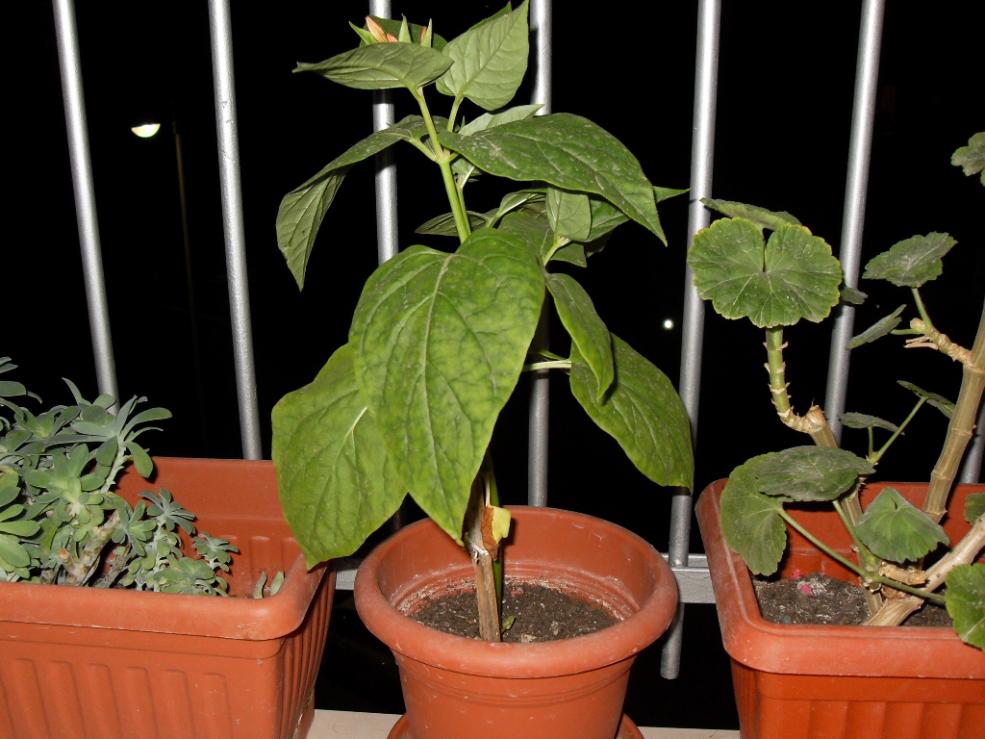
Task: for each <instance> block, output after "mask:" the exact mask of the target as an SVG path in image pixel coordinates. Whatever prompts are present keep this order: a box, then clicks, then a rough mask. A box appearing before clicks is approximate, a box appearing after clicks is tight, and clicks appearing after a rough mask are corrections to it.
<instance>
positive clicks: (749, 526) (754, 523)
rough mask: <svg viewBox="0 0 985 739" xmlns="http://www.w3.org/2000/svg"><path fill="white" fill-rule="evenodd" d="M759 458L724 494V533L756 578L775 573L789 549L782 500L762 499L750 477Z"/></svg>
mask: <svg viewBox="0 0 985 739" xmlns="http://www.w3.org/2000/svg"><path fill="white" fill-rule="evenodd" d="M758 459H760V457H754V458H753V459H750V460H749V461H748V462H746V463H745V464H743V465H740V466H739V467H736V468H735V469H734V470H732V474H731V475H729V479H728V482H727V483H726V485H725V490H723V491H722V508H721V515H722V533H723V534H724V536H725V541H726V542H727V543H728V545H729V546H730V547H731V548H732V549H733V550H735V551H736V552H738V554H739V556H741V557H742V559H743V560H744V561H745V563H746V566H747V567H748V568H749V569H750V570H751V571H752V572H754V573H755V574H757V575H771V574H773V573H774V572H776V568H777V566H778V565H779V564H780V558H781V557H783V550H784V549H786V546H787V527H786V525H785V524H784V522H783V518H782V517H781V515H780V513H781V511H782V507H783V503H782V501H781V500H780V499H779V498H773V497H770V496H768V495H763V494H762V493H760V492H759V491H758V490H757V489H756V488H757V485H756V479H755V477H754V476H753V475H752V473H751V466H755V464H756V461H757V460H758Z"/></svg>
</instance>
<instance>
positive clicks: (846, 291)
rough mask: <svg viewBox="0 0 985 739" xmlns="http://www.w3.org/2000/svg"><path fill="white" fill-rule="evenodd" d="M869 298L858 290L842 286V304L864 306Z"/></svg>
mask: <svg viewBox="0 0 985 739" xmlns="http://www.w3.org/2000/svg"><path fill="white" fill-rule="evenodd" d="M867 297H869V296H868V295H866V294H865V293H864V292H862V291H861V290H859V289H857V288H854V287H848V285H842V286H841V302H842V303H845V304H846V305H862V303H864V302H865V299H866V298H867Z"/></svg>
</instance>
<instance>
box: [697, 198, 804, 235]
mask: <svg viewBox="0 0 985 739" xmlns="http://www.w3.org/2000/svg"><path fill="white" fill-rule="evenodd" d="M701 203H702V204H703V205H704V206H705V207H706V208H711V210H715V211H718V212H719V213H721V214H722V215H725V216H728V217H729V218H736V217H739V218H745V219H746V220H747V221H752V222H753V223H755V224H756V225H757V226H759V227H761V228H768V229H769V230H770V231H776V230H777V229H778V228H780V226H799V225H800V221H798V220H797V219H796V218H795V217H794V216H792V215H790V214H789V213H787V212H786V211H784V210H780V211H773V210H766V208H760V207H759V206H758V205H748V204H747V203H737V202H735V201H734V200H715V199H714V198H701Z"/></svg>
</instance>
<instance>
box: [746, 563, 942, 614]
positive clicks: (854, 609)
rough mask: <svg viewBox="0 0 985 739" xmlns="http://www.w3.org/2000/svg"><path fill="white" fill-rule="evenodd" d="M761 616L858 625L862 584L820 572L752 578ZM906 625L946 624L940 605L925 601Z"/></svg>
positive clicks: (862, 604)
mask: <svg viewBox="0 0 985 739" xmlns="http://www.w3.org/2000/svg"><path fill="white" fill-rule="evenodd" d="M753 584H754V585H755V588H756V598H757V599H758V600H759V609H760V611H761V613H762V614H763V618H764V619H766V620H767V621H772V622H773V623H778V624H837V625H849V626H852V625H858V624H861V623H862V622H863V621H865V619H866V617H867V615H868V614H867V612H866V608H865V595H864V594H863V592H862V588H861V587H859V586H858V585H854V584H852V583H849V582H845V581H843V580H836V579H834V578H831V577H828V576H827V575H822V574H820V573H816V572H815V573H811V574H809V575H803V576H802V577H798V578H796V579H781V580H773V579H764V578H754V579H753ZM904 623H905V625H907V626H950V625H951V619H950V617H949V616H948V615H947V610H945V609H944V608H943V607H941V606H938V605H935V604H932V603H927V604H925V605H924V607H923V608H921V609H920V610H919V611H917V612H916V613H913V614H912V615H911V616H910V617H909V618H908V619H907V620H906V621H905V622H904Z"/></svg>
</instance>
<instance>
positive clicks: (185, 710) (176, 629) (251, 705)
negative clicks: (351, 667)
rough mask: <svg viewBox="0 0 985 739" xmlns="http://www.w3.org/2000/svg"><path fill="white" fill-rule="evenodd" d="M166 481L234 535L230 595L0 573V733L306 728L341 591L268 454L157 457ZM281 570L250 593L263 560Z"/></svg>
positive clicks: (8, 738) (267, 732) (134, 491)
mask: <svg viewBox="0 0 985 739" xmlns="http://www.w3.org/2000/svg"><path fill="white" fill-rule="evenodd" d="M155 462H156V465H157V475H156V478H155V479H154V481H153V482H151V483H148V482H146V481H144V480H142V479H140V478H139V477H138V476H137V475H135V474H128V475H125V476H124V478H123V479H122V481H121V484H120V493H121V495H123V496H124V497H126V498H128V499H129V500H130V501H131V502H133V501H134V500H135V499H136V497H137V496H138V494H139V492H141V491H144V490H150V491H154V492H156V491H157V490H159V489H160V488H162V487H163V488H166V489H168V490H169V491H171V493H172V494H173V495H174V498H175V500H176V501H177V502H178V503H180V504H181V505H182V506H184V507H185V508H187V509H188V510H190V511H192V512H194V513H195V514H196V515H197V517H198V518H197V521H196V526H197V527H198V529H199V530H200V531H206V532H208V533H209V534H211V535H213V536H220V537H223V538H226V539H228V540H229V541H231V542H232V543H233V544H234V545H236V546H237V547H238V548H239V550H240V553H239V554H238V555H234V559H233V566H232V572H231V576H230V592H231V594H232V595H233V596H236V597H228V598H222V597H210V596H203V595H172V594H168V593H151V592H137V591H132V590H120V589H99V588H89V587H87V588H77V587H69V586H59V585H38V584H34V583H0V737H3V738H4V739H15V738H16V739H20V738H21V737H25V738H26V737H30V738H31V739H35V738H37V737H79V738H88V737H91V738H93V739H96V738H98V739H116V738H118V737H121V738H122V737H154V738H155V739H166V738H169V737H175V738H176V739H177V738H179V737H180V739H191V738H201V739H216V738H217V737H229V738H230V739H236V738H242V739H247V738H250V739H252V738H253V737H271V738H277V739H289V738H290V737H301V736H304V734H305V733H307V729H308V727H309V726H310V724H311V720H312V718H313V717H314V704H313V691H314V681H315V677H316V675H317V673H318V668H319V666H320V664H321V656H322V651H323V649H324V645H325V637H326V635H327V629H328V620H329V616H330V614H331V607H332V596H333V594H334V592H335V575H334V573H331V572H329V571H328V570H327V569H326V568H325V567H324V566H320V567H316V568H315V569H313V570H311V571H310V572H309V571H307V570H306V569H305V565H304V558H303V557H302V556H301V554H300V551H299V549H298V547H297V545H296V544H295V543H294V540H293V539H292V538H291V534H290V531H289V530H288V528H287V524H286V523H285V522H284V519H283V516H282V514H281V509H280V504H279V503H278V500H277V485H276V479H275V475H274V470H273V466H272V465H271V464H270V462H247V461H241V460H212V459H165V458H158V459H156V460H155ZM278 570H283V571H285V575H286V577H285V580H284V584H283V586H282V588H281V590H280V591H279V592H278V593H277V594H276V595H274V596H272V597H268V598H263V599H260V600H254V599H253V598H252V597H250V594H251V592H252V589H253V584H254V582H256V580H257V578H258V577H259V576H260V573H262V572H266V573H267V574H268V576H270V577H272V576H273V575H274V573H275V572H276V571H278Z"/></svg>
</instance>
